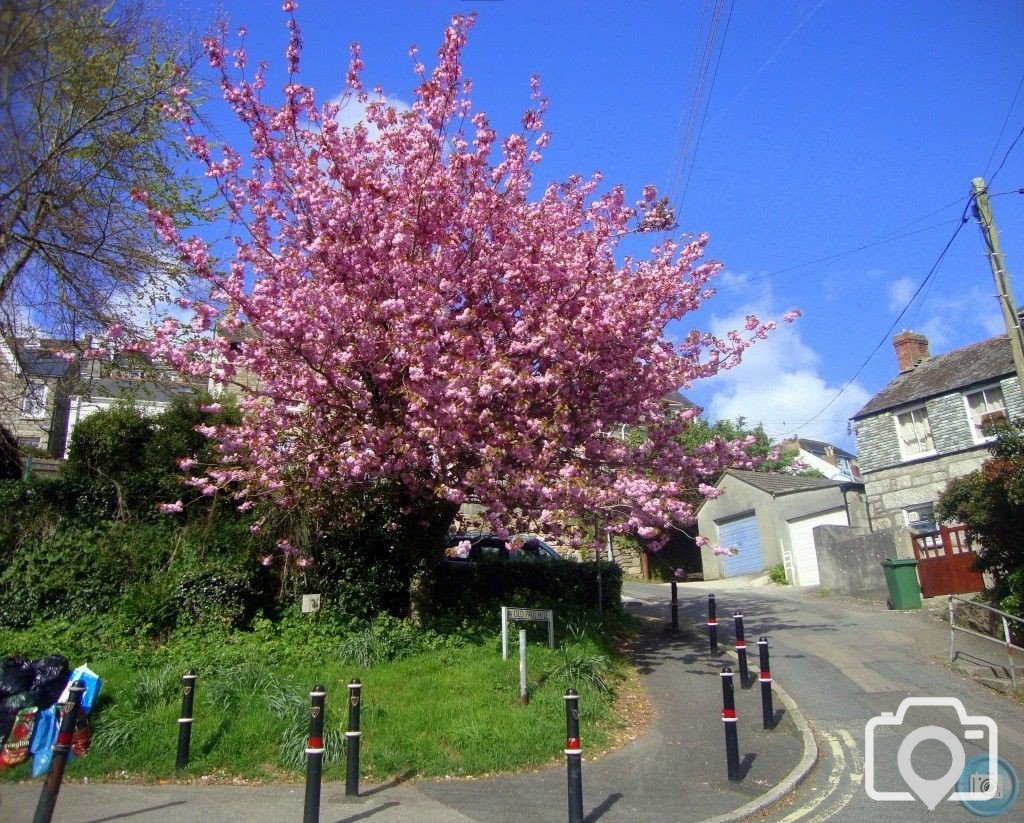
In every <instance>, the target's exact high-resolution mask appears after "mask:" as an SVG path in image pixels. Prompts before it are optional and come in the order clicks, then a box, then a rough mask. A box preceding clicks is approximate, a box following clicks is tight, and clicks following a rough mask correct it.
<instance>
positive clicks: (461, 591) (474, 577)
mask: <svg viewBox="0 0 1024 823" xmlns="http://www.w3.org/2000/svg"><path fill="white" fill-rule="evenodd" d="M433 594H434V596H433V601H434V604H435V609H436V610H437V612H438V613H437V614H436V615H435V617H437V618H442V619H447V620H463V619H471V620H472V619H477V618H481V617H487V616H491V617H493V615H495V614H497V613H498V611H499V609H500V607H501V606H521V607H524V608H534V609H554V610H555V611H556V612H557V613H559V614H561V615H565V614H572V613H577V612H587V611H590V610H596V608H597V568H596V564H594V563H573V562H571V561H568V560H566V561H551V562H536V563H442V564H441V565H440V566H439V567H438V570H437V579H436V582H435V588H434V593H433ZM601 594H602V597H601V602H602V609H603V610H604V611H607V612H618V611H620V610H621V608H622V570H621V569H620V568H619V566H618V565H616V564H615V563H609V562H602V563H601Z"/></svg>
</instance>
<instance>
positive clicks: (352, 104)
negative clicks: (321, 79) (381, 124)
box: [331, 94, 412, 140]
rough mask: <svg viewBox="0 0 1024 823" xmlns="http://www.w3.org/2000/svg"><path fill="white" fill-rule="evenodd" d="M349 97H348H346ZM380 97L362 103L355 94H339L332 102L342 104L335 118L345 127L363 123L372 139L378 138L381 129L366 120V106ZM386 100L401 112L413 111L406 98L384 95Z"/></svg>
mask: <svg viewBox="0 0 1024 823" xmlns="http://www.w3.org/2000/svg"><path fill="white" fill-rule="evenodd" d="M346 97H347V99H345V98H346ZM377 99H379V98H376V97H373V98H371V100H369V101H367V102H366V103H360V102H359V101H358V100H357V99H356V98H355V97H354V96H348V95H342V94H339V95H338V96H337V97H335V98H334V99H333V100H331V102H332V103H337V104H339V105H340V106H341V108H340V109H338V114H337V116H336V117H335V118H334V119H335V121H336V122H337V123H338V125H339V126H342V127H344V128H352V126H354V125H355V124H356V123H362V124H363V125H364V126H365V127H366V130H367V132H368V133H369V135H370V139H371V140H376V139H377V137H378V135H379V134H380V130H379V129H378V128H377V127H376V126H373V125H370V124H369V123H367V122H366V106H367V105H368V104H369V103H370V102H372V101H376V100H377ZM384 101H385V102H386V103H387V104H388V105H390V106H393V107H394V108H395V110H396V111H397V112H398V113H399V114H401V113H402V112H406V111H411V109H412V107H411V106H410V105H409V104H408V103H406V102H405V101H404V100H400V99H398V98H397V97H388V96H387V95H384Z"/></svg>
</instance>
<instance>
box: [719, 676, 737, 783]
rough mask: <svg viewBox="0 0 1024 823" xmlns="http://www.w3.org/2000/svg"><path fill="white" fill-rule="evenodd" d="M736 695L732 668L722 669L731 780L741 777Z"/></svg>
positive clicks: (727, 751)
mask: <svg viewBox="0 0 1024 823" xmlns="http://www.w3.org/2000/svg"><path fill="white" fill-rule="evenodd" d="M738 723H739V718H738V717H737V716H736V695H735V693H734V692H733V685H732V669H730V668H729V667H728V666H726V667H725V668H723V669H722V724H723V725H724V726H725V764H726V768H727V770H728V773H729V779H730V780H739V779H740V738H739V732H738V731H737V729H736V726H737V725H738Z"/></svg>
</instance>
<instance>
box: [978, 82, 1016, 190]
mask: <svg viewBox="0 0 1024 823" xmlns="http://www.w3.org/2000/svg"><path fill="white" fill-rule="evenodd" d="M1022 87H1024V74H1021V76H1020V81H1019V82H1018V83H1017V90H1016V91H1015V92H1014V93H1013V100H1011V101H1010V108H1009V109H1007V110H1006V117H1005V118H1004V119H1003V125H1002V126H1001V127H1000V128H999V136H998V137H997V138H996V143H995V145H994V146H993V147H992V153H991V154H990V155H989V156H988V160H987V161H986V162H985V171H984V173H983V174H982V177H986V176H987V175H988V167H989V166H991V165H992V159H993V158H994V157H995V156H996V151H998V149H999V143H1000V141H1002V139H1003V133H1004V132H1005V131H1006V124H1007V123H1009V122H1010V116H1011V115H1012V114H1013V109H1014V107H1015V106H1016V105H1017V98H1018V97H1020V90H1021V88H1022ZM1005 161H1006V158H1005V157H1004V158H1003V162H1005ZM1000 168H1002V164H1000ZM994 176H995V175H993V177H994ZM991 182H992V178H991V177H990V178H989V183H990V184H991Z"/></svg>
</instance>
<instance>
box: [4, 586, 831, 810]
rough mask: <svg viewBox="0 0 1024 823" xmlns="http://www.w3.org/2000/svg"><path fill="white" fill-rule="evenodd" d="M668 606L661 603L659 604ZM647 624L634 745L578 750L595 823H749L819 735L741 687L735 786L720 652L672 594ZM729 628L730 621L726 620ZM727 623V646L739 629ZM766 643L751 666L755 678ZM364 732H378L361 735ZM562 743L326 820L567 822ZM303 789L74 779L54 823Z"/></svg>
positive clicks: (21, 799) (390, 792)
mask: <svg viewBox="0 0 1024 823" xmlns="http://www.w3.org/2000/svg"><path fill="white" fill-rule="evenodd" d="M662 597H663V599H662ZM626 605H627V608H628V609H630V610H631V611H632V612H634V613H635V614H637V615H639V616H640V617H642V618H643V622H644V630H643V632H642V633H641V635H640V636H639V637H638V639H637V640H636V642H635V644H634V647H633V648H632V650H631V654H632V658H633V661H634V663H635V665H636V666H637V669H638V671H639V673H640V678H641V684H642V686H643V688H644V691H645V693H646V695H647V698H648V699H649V701H650V704H651V705H652V707H653V710H654V715H653V718H652V720H651V721H650V723H649V725H648V726H647V728H646V729H645V730H643V731H642V733H638V735H637V739H635V740H634V741H632V742H629V743H628V744H627V745H625V746H623V747H622V748H620V749H618V750H616V751H613V752H611V753H607V754H603V753H598V752H589V751H587V741H586V740H585V739H584V740H583V741H582V745H583V749H584V761H583V768H582V771H583V808H584V814H585V816H586V820H588V821H597V820H601V821H604V823H614V821H631V822H632V821H655V820H657V821H662V820H666V819H672V820H678V821H697V820H714V821H716V823H725V821H730V820H743V819H746V818H747V817H749V816H750V815H751V814H753V813H754V812H756V811H757V810H758V809H761V808H764V807H766V806H768V805H770V804H771V803H772V802H774V801H775V800H777V799H778V798H779V797H780V796H782V795H783V794H785V793H786V792H788V791H789V790H791V789H792V788H793V787H794V786H795V785H796V784H797V782H798V781H799V780H800V779H801V778H802V777H803V775H805V774H806V773H807V772H808V771H809V770H810V768H811V767H812V765H813V763H814V759H815V756H816V748H815V744H814V739H813V736H812V735H811V732H810V730H809V729H808V727H807V724H806V722H805V721H804V719H803V717H802V715H801V714H800V712H799V710H798V708H797V707H796V706H795V705H794V704H793V703H792V701H789V700H788V698H787V696H786V695H785V692H784V691H783V689H782V688H780V686H779V684H775V685H776V688H775V718H774V719H775V727H774V728H773V729H771V730H770V731H765V730H764V729H763V728H762V725H763V723H762V709H761V689H760V686H759V685H758V684H757V683H756V682H755V683H754V684H753V685H752V687H751V688H749V689H746V690H744V689H741V688H739V684H738V679H739V678H738V677H737V678H736V681H737V687H736V691H735V695H736V707H737V714H738V717H739V720H738V722H737V728H738V733H739V734H738V736H739V751H740V760H741V775H742V779H741V780H739V781H734V782H730V781H729V780H728V778H727V769H726V761H725V735H724V731H723V722H722V719H721V712H722V685H721V682H722V678H721V670H722V667H723V665H731V666H732V668H733V669H734V670H735V669H736V665H735V661H734V660H733V659H732V658H731V657H729V656H728V653H726V652H724V651H723V653H722V654H721V655H720V656H718V657H715V656H712V655H711V654H710V651H709V648H708V641H707V632H706V628H705V627H704V626H690V625H686V624H685V623H684V624H683V625H681V626H680V631H679V632H678V633H672V632H671V630H670V625H669V624H670V621H669V607H668V587H667V586H665V587H664V592H663V593H661V592H659V593H658V595H657V596H655V597H654V598H653V601H652V599H651V598H647V599H644V600H641V599H631V600H628V601H627V604H626ZM723 624H724V621H723ZM725 628H726V627H725V625H723V632H722V647H723V649H725V647H726V645H727V644H729V643H731V637H732V632H731V629H730V631H725ZM755 643H756V637H755V638H752V639H751V648H752V652H753V653H752V655H751V665H750V671H751V672H752V673H753V677H754V679H756V670H757V663H756V658H757V655H756V645H755ZM364 734H366V735H369V734H372V729H371V728H368V727H365V728H364ZM561 744H562V741H553V745H552V748H553V755H555V756H556V758H557V760H556V761H555V765H552V766H551V767H548V768H544V769H540V770H538V771H533V772H529V773H520V774H506V775H500V776H497V777H490V778H486V779H457V780H410V781H405V782H393V783H386V784H383V785H367V786H361V787H360V788H361V792H360V796H359V797H357V798H346V797H345V794H344V784H337V783H325V784H324V785H323V787H322V791H321V807H320V820H322V821H333V822H334V823H350V822H354V821H361V820H372V821H380V823H388V822H389V821H394V823H434V822H435V821H437V823H441V821H444V822H445V823H449V822H450V821H453V822H456V823H457V821H488V823H503V821H508V823H512V821H521V820H534V821H541V822H542V823H543V821H564V820H566V819H567V813H568V800H567V790H566V786H567V779H566V770H565V765H564V759H562V758H561V756H560V749H561ZM39 789H40V781H25V782H23V783H17V784H2V785H0V820H2V821H12V823H13V821H22V820H24V821H28V820H31V819H32V815H33V813H34V811H35V808H36V804H37V802H38V798H39ZM303 803H304V787H303V785H302V784H291V785H262V786H202V785H199V786H197V785H177V784H163V785H115V784H101V783H95V782H93V783H82V782H75V781H74V780H69V781H67V782H65V784H64V785H63V787H62V788H61V791H60V796H59V798H58V802H57V808H56V813H55V815H54V817H53V820H54V821H55V823H101V822H102V821H113V820H140V821H145V820H153V821H161V822H163V821H167V823H179V821H208V820H216V821H218V823H233V821H252V820H261V821H278V820H281V821H287V820H300V819H302V815H303Z"/></svg>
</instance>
